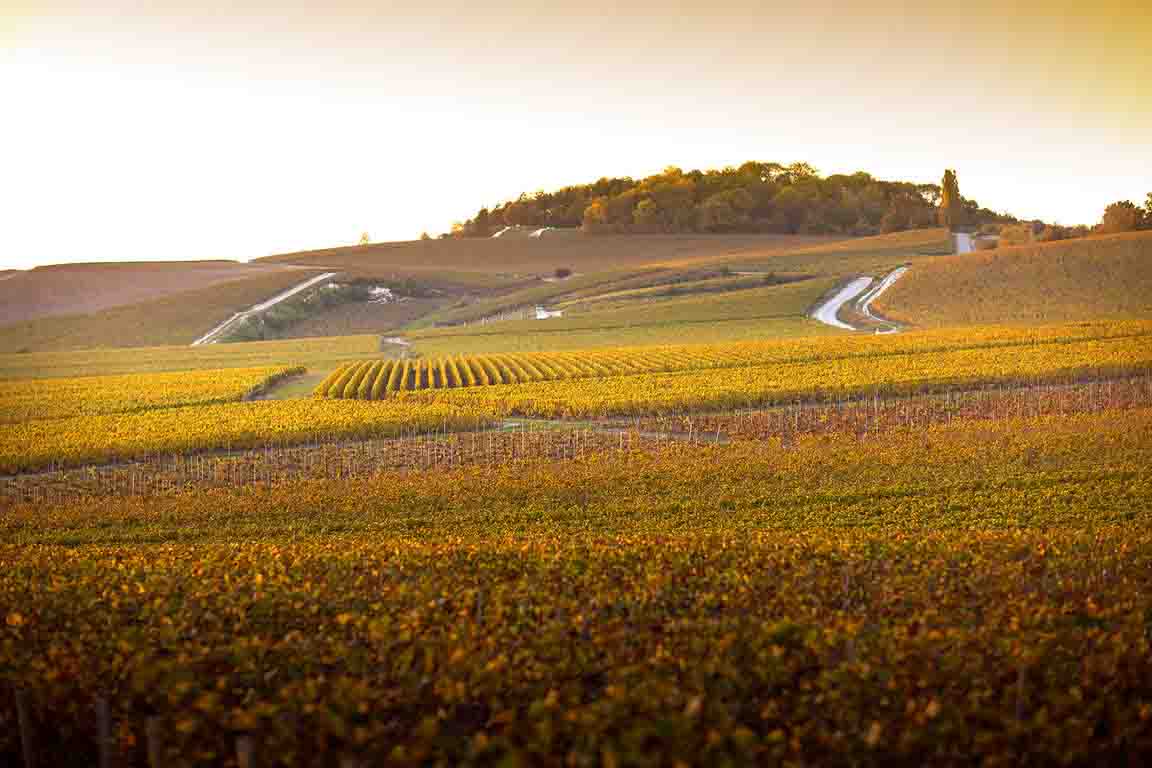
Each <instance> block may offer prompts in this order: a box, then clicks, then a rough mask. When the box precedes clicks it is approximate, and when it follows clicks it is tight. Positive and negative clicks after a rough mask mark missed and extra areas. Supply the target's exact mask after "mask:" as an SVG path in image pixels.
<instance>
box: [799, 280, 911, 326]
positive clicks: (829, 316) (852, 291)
mask: <svg viewBox="0 0 1152 768" xmlns="http://www.w3.org/2000/svg"><path fill="white" fill-rule="evenodd" d="M907 271H908V267H900V268H898V269H894V270H892V271H891V272H889V273H888V274H887V275H885V276H884V277H883V278H881V279H880V281H879V282H877V281H876V280H875V279H873V278H871V277H867V276H863V277H857V278H854V279H853V280H851V281H850V282H848V283H846V284H845V285H843V286H841V287H840V290H838V291H836V293H835V294H833V295H832V296H831V297H829V298H827V299H825V300H824V301H822V302H820V303H819V304H817V305H816V306H815V307H813V308H812V310H811V311H810V312H809V313H808V316H809V317H811V318H812V319H813V320H819V321H820V322H821V323H824V324H825V325H831V326H832V327H834V328H843V329H844V330H846V331H868V330H874V331H875V332H876V333H896V332H897V331H898V330H899V329H900V325H899V324H898V323H894V322H893V321H891V320H888V319H887V318H884V317H880V316H879V315H877V314H874V313H873V312H872V302H873V301H875V300H876V299H877V298H878V297H879V296H880V294H882V293H884V291H886V290H888V289H889V288H891V287H892V284H893V283H895V282H896V281H897V280H899V279H900V278H901V277H902V276H903V275H904V273H905V272H907ZM850 302H851V303H852V304H854V306H855V308H856V310H857V311H858V312H859V313H860V314H862V315H864V316H865V317H867V318H868V319H869V320H872V321H874V322H876V323H883V324H886V325H887V326H888V327H887V328H885V329H883V330H881V329H880V328H874V327H871V326H856V325H851V324H850V323H846V322H844V321H843V320H841V319H840V310H841V309H842V308H843V307H844V305H845V304H848V303H850Z"/></svg>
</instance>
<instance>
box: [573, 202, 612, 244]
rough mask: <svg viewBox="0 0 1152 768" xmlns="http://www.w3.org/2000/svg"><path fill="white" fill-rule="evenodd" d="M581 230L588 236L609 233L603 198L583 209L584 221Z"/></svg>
mask: <svg viewBox="0 0 1152 768" xmlns="http://www.w3.org/2000/svg"><path fill="white" fill-rule="evenodd" d="M580 226H581V228H582V229H583V230H584V231H585V232H587V233H588V234H590V235H602V234H605V233H606V232H608V231H610V230H609V226H608V212H607V211H606V210H605V208H604V198H602V197H598V198H596V199H595V200H593V201H592V202H591V203H589V204H588V207H587V208H585V209H584V220H583V221H582V222H581V224H580Z"/></svg>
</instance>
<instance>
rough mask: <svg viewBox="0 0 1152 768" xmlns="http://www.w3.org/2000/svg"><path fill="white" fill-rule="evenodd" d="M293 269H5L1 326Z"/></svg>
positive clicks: (178, 265)
mask: <svg viewBox="0 0 1152 768" xmlns="http://www.w3.org/2000/svg"><path fill="white" fill-rule="evenodd" d="M285 272H289V273H291V274H292V275H293V277H291V278H287V279H304V278H300V277H298V276H297V275H296V273H295V272H294V271H293V269H292V268H290V267H288V266H287V265H283V264H240V263H238V262H234V261H157V262H115V263H102V264H55V265H51V266H45V267H36V268H35V269H30V270H27V271H23V272H17V271H9V272H6V273H0V325H9V324H12V323H17V322H22V321H27V320H34V319H36V318H40V317H53V316H58V315H87V314H90V313H93V312H99V311H101V310H104V309H110V308H112V307H119V306H125V305H128V304H138V303H141V302H145V301H153V300H156V299H160V298H163V297H165V296H170V295H172V294H175V293H183V292H186V291H193V290H198V289H202V288H209V287H211V286H214V285H220V284H222V283H228V282H233V281H236V280H246V279H248V278H258V277H264V276H268V275H276V274H282V273H285Z"/></svg>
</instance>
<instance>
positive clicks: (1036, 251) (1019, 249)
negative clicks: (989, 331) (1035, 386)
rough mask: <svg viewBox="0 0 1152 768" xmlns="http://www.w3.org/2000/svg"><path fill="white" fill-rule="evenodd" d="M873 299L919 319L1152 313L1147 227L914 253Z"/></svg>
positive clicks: (950, 321)
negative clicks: (909, 265) (950, 252)
mask: <svg viewBox="0 0 1152 768" xmlns="http://www.w3.org/2000/svg"><path fill="white" fill-rule="evenodd" d="M876 305H877V308H878V309H879V310H880V311H881V312H882V313H884V314H885V315H887V316H889V317H892V318H895V319H898V320H900V321H902V322H905V323H909V324H913V325H923V326H947V325H975V324H987V323H1018V324H1030V323H1051V322H1064V321H1071V320H1088V319H1093V318H1131V317H1142V318H1147V317H1152V232H1132V233H1128V234H1123V235H1111V236H1099V237H1091V238H1086V239H1082V240H1068V241H1059V242H1053V243H1041V244H1032V245H1023V246H1015V247H1007V248H999V249H996V250H993V251H985V252H980V253H970V254H963V255H957V256H946V257H941V258H937V259H930V260H925V261H920V262H917V264H916V266H915V268H913V269H912V270H910V271H909V272H908V273H907V274H906V275H905V276H904V277H903V278H901V280H900V281H899V282H897V283H896V284H895V285H894V286H893V287H892V288H891V289H890V290H889V291H888V292H887V293H885V294H884V295H883V296H881V298H880V299H879V300H878V301H877V303H876Z"/></svg>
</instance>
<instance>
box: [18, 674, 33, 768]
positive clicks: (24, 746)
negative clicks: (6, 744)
mask: <svg viewBox="0 0 1152 768" xmlns="http://www.w3.org/2000/svg"><path fill="white" fill-rule="evenodd" d="M16 718H17V720H18V721H19V724H20V748H21V750H22V751H23V753H24V768H36V737H35V735H34V734H33V733H32V710H31V707H29V705H28V694H26V693H24V691H16Z"/></svg>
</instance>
